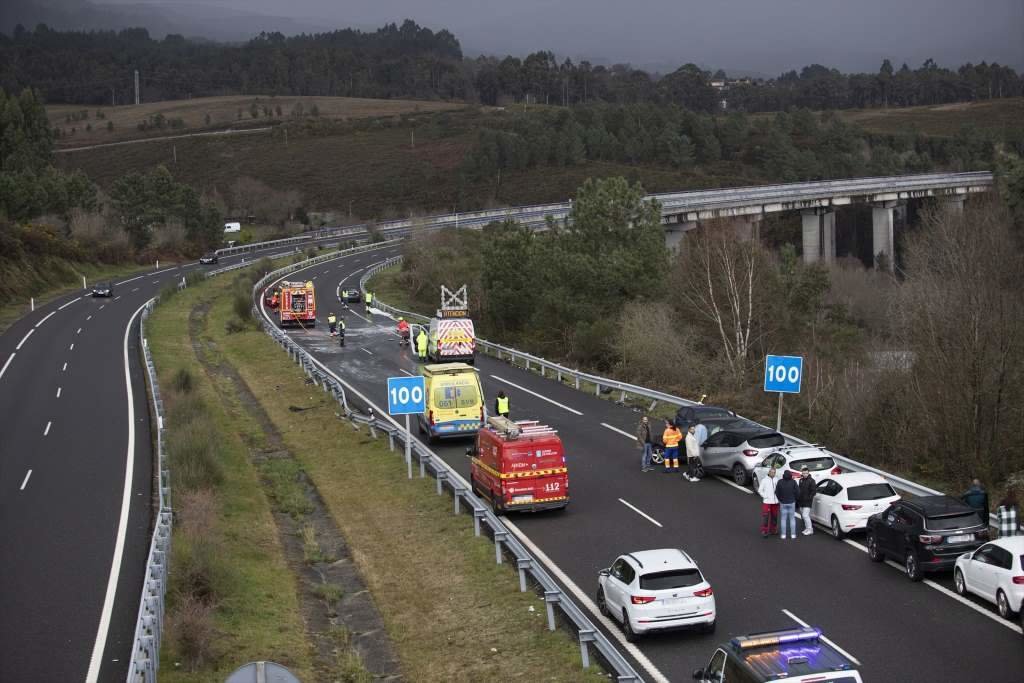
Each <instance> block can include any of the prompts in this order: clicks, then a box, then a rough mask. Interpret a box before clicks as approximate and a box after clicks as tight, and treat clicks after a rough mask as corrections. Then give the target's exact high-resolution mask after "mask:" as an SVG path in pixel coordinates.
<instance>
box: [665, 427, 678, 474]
mask: <svg viewBox="0 0 1024 683" xmlns="http://www.w3.org/2000/svg"><path fill="white" fill-rule="evenodd" d="M661 440H662V441H663V442H664V443H665V472H666V473H667V472H678V471H679V442H680V441H682V440H683V433H682V432H681V431H679V427H676V426H675V424H674V423H673V422H672V421H671V420H665V431H664V432H662V434H661Z"/></svg>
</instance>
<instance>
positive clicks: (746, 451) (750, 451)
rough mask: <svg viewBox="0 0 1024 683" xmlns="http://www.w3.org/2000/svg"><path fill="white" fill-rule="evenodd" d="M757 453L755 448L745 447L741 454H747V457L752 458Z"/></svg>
mask: <svg viewBox="0 0 1024 683" xmlns="http://www.w3.org/2000/svg"><path fill="white" fill-rule="evenodd" d="M757 453H758V451H757V449H754V448H746V449H744V450H743V455H745V456H747V457H748V458H753V457H754V456H755V455H757Z"/></svg>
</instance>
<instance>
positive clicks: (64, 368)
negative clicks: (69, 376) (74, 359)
mask: <svg viewBox="0 0 1024 683" xmlns="http://www.w3.org/2000/svg"><path fill="white" fill-rule="evenodd" d="M11 355H12V356H13V355H14V354H13V353H12V354H11ZM67 369H68V363H67V361H64V367H62V368H61V369H60V371H61V372H67Z"/></svg>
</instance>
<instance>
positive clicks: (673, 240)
mask: <svg viewBox="0 0 1024 683" xmlns="http://www.w3.org/2000/svg"><path fill="white" fill-rule="evenodd" d="M696 228H697V221H680V222H678V223H668V224H666V225H665V246H666V247H668V248H669V249H679V245H680V244H682V243H683V235H685V234H686V233H688V232H690V231H691V230H696Z"/></svg>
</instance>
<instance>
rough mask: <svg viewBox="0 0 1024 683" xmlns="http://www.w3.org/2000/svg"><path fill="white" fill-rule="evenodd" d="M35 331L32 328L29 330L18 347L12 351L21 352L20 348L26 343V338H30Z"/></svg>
mask: <svg viewBox="0 0 1024 683" xmlns="http://www.w3.org/2000/svg"><path fill="white" fill-rule="evenodd" d="M35 331H36V328H34V327H33V328H32V329H31V330H29V331H28V334H26V335H25V336H24V337H22V338H21V341H20V342H18V345H17V346H15V347H14V350H15V351H21V347H22V346H23V345H24V344H25V342H27V341H28V338H29V337H31V336H32V333H33V332H35Z"/></svg>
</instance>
